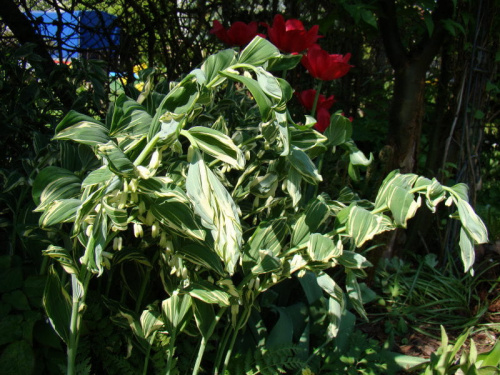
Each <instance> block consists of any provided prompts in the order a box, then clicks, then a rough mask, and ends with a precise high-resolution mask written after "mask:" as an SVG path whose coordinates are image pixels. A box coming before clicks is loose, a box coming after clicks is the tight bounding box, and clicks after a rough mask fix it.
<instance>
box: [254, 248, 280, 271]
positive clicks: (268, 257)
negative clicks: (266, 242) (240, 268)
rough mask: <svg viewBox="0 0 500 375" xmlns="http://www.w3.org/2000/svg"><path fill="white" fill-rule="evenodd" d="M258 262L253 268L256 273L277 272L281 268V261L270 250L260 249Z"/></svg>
mask: <svg viewBox="0 0 500 375" xmlns="http://www.w3.org/2000/svg"><path fill="white" fill-rule="evenodd" d="M259 258H260V259H259V260H258V263H257V264H256V265H255V266H254V267H253V268H252V270H251V271H252V273H253V274H254V275H262V274H265V273H271V272H276V271H278V270H279V269H281V262H280V260H279V258H278V257H276V256H274V255H273V254H272V252H271V251H270V250H259Z"/></svg>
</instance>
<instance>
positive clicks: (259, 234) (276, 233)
mask: <svg viewBox="0 0 500 375" xmlns="http://www.w3.org/2000/svg"><path fill="white" fill-rule="evenodd" d="M288 231H289V228H288V224H287V219H286V218H285V217H281V218H277V219H273V220H269V221H263V222H261V223H259V225H258V226H257V228H255V230H254V232H253V234H252V236H251V237H250V239H249V240H248V241H247V243H246V246H245V252H244V256H243V266H244V267H246V266H247V265H249V266H250V267H253V266H255V265H257V264H258V263H259V262H260V261H261V254H259V250H262V249H266V250H269V251H270V252H271V254H273V255H274V256H276V257H277V256H279V255H280V253H281V250H282V249H283V247H284V246H285V241H286V237H287V235H288Z"/></svg>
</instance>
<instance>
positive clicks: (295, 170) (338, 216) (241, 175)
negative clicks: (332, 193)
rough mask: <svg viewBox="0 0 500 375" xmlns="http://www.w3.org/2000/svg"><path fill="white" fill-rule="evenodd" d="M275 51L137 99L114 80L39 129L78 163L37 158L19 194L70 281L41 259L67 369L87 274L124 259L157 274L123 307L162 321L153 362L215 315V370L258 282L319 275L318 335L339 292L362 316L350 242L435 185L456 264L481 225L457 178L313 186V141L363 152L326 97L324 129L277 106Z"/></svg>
mask: <svg viewBox="0 0 500 375" xmlns="http://www.w3.org/2000/svg"><path fill="white" fill-rule="evenodd" d="M281 60H283V62H284V63H283V65H285V66H287V69H289V68H290V67H289V64H288V63H286V61H288V60H287V57H286V56H284V55H281V54H280V52H279V51H278V49H277V48H276V47H275V46H273V45H272V44H271V43H270V42H268V41H266V40H265V39H262V38H260V37H256V38H255V39H253V40H252V42H250V43H249V45H248V46H247V47H246V48H245V49H244V50H243V51H241V52H240V53H237V52H236V51H234V50H232V49H227V50H223V51H221V52H219V53H216V54H214V55H212V56H210V57H208V58H207V59H206V61H205V62H204V64H203V65H202V66H201V67H200V68H199V69H195V70H193V71H192V72H191V73H189V74H188V75H186V76H185V77H184V78H183V79H182V80H181V81H179V82H177V83H171V84H170V86H169V88H168V90H164V91H161V90H156V91H155V90H154V89H153V88H152V85H151V82H148V83H147V84H146V85H145V89H144V91H143V92H142V93H141V94H140V96H139V97H138V98H137V99H136V100H134V99H132V98H130V97H127V96H125V95H121V96H119V97H118V98H117V99H116V101H115V102H114V103H113V104H112V105H111V106H110V110H109V112H108V114H107V116H106V118H105V119H103V120H98V119H95V118H92V117H89V116H85V115H82V114H80V113H77V112H74V111H72V112H69V113H68V114H67V115H66V116H65V117H64V118H63V119H62V121H61V122H60V123H59V125H58V126H57V128H56V134H55V137H54V140H55V141H58V142H60V143H61V144H66V143H68V142H70V143H76V144H77V145H78V148H77V149H78V153H75V155H79V157H80V159H82V160H81V161H82V162H81V163H80V164H79V165H81V166H82V167H81V168H80V169H79V170H76V171H74V170H68V169H64V168H62V167H60V166H57V165H53V166H50V167H48V168H46V169H43V170H42V171H41V172H40V173H39V175H38V177H37V179H36V181H35V182H34V186H33V198H34V200H35V202H36V203H37V205H38V207H37V211H40V212H41V213H42V215H41V218H40V226H41V227H44V228H47V229H50V230H53V231H56V232H59V233H63V234H64V233H65V234H66V237H65V241H63V242H61V243H54V244H53V245H52V246H50V247H49V248H48V249H47V250H46V251H45V255H46V256H49V257H51V258H53V259H54V260H56V261H57V262H58V263H59V264H60V266H62V268H63V270H64V271H65V272H66V273H67V274H69V276H70V279H71V288H68V286H67V285H66V284H65V283H64V282H63V281H62V278H61V276H60V274H61V272H58V271H57V270H56V268H55V267H53V269H52V271H51V273H50V275H49V279H48V283H47V285H46V289H45V295H44V304H45V309H46V312H47V315H48V317H49V319H50V321H51V323H52V325H53V327H54V329H55V330H56V332H57V333H58V334H59V335H60V337H61V338H62V339H63V340H64V342H65V343H66V345H67V347H68V373H69V374H73V373H74V371H75V358H76V353H77V348H78V340H79V334H80V328H81V322H82V316H83V314H84V313H85V299H86V297H87V292H88V287H89V282H90V281H91V279H93V278H99V277H103V274H105V273H108V272H113V270H114V269H116V268H118V267H120V265H121V264H123V263H124V262H127V261H133V262H136V263H137V264H138V265H139V266H140V267H142V268H141V269H143V270H144V271H143V273H142V275H143V277H144V279H145V280H149V279H154V280H161V284H162V285H161V288H163V297H162V301H161V303H159V306H160V308H159V311H158V310H157V311H151V310H148V309H147V308H146V304H145V302H144V301H143V297H144V292H145V289H146V288H145V285H149V284H147V281H144V283H143V284H142V285H143V287H142V288H141V290H140V292H139V293H138V295H137V296H136V312H137V313H138V312H140V311H143V310H144V311H143V313H142V315H141V317H140V319H139V318H137V319H135V320H134V319H133V318H132V317H131V316H132V315H131V313H127V314H125V313H122V316H127V317H128V318H127V319H128V320H129V323H130V326H131V327H132V328H133V331H134V333H135V334H136V335H137V336H138V337H140V338H141V340H140V342H142V344H141V345H142V347H143V348H146V349H147V350H148V351H149V350H151V345H152V344H153V342H154V336H155V334H156V333H157V332H161V333H162V334H166V335H168V337H169V348H168V351H167V353H168V354H167V362H166V363H167V365H166V366H167V369H166V373H173V371H174V370H175V364H176V358H177V357H178V356H182V353H178V355H177V354H176V351H175V349H176V343H177V340H179V339H181V337H182V334H183V331H184V330H186V329H188V330H189V332H191V333H192V332H193V331H195V330H197V331H198V332H199V352H198V355H197V356H196V359H195V360H194V363H193V364H192V369H193V373H197V372H198V371H199V370H200V368H202V367H203V366H204V365H203V363H204V362H203V354H204V352H205V350H206V348H207V344H208V343H209V341H210V339H211V338H212V336H213V334H214V331H215V330H216V329H217V328H218V327H220V325H223V326H224V327H229V329H224V330H221V331H220V333H219V334H218V339H219V340H220V345H218V348H217V354H216V356H215V359H214V360H213V369H212V370H213V372H214V373H224V369H225V368H226V367H227V364H228V363H229V360H230V358H231V355H232V352H233V348H234V344H235V342H236V339H237V337H238V335H239V334H240V333H241V332H242V331H243V330H244V329H245V327H246V325H247V323H248V320H249V317H250V315H251V313H252V311H253V310H258V309H259V303H260V302H259V298H258V297H259V296H260V295H261V294H262V293H264V292H265V291H266V290H269V289H270V288H272V287H274V286H276V285H277V284H279V283H281V282H282V281H284V280H286V279H289V278H290V277H291V276H292V275H299V277H302V276H304V275H307V277H308V278H312V280H313V281H314V282H315V283H316V284H317V285H319V286H320V287H321V288H322V290H323V291H324V293H325V296H326V298H327V299H328V300H329V309H330V313H329V314H328V315H329V319H330V325H329V330H328V333H327V336H328V337H327V338H326V339H327V340H328V339H331V338H334V337H335V336H336V335H337V334H338V328H339V324H340V320H341V319H342V316H343V315H342V312H343V309H344V307H345V304H346V298H347V299H349V300H350V302H351V304H352V306H353V307H354V308H355V309H356V311H357V312H358V313H359V314H361V316H365V313H364V310H363V304H362V303H363V302H362V299H361V295H362V293H361V290H360V286H359V284H358V281H357V280H358V278H359V277H362V276H363V275H364V271H363V269H364V268H366V267H368V266H370V263H369V262H368V261H367V260H366V259H365V258H364V257H363V256H362V255H361V254H360V253H359V252H357V251H356V249H357V248H359V247H361V246H363V245H364V244H365V243H366V242H367V241H369V240H371V239H372V238H373V237H374V236H376V235H378V234H380V233H383V232H386V231H390V230H393V229H395V228H396V227H405V226H406V223H407V221H408V220H409V219H410V218H411V217H413V216H414V214H415V212H416V210H417V209H418V207H419V206H421V204H422V202H425V204H426V205H427V206H428V207H429V208H430V209H431V210H435V208H436V207H437V206H438V204H439V203H440V202H443V201H445V202H446V204H447V205H451V204H454V205H455V206H456V207H457V213H456V215H455V216H456V218H458V219H459V220H460V221H461V223H462V229H461V236H460V246H461V251H462V252H461V257H462V260H463V263H464V266H465V270H466V271H468V270H471V266H472V263H473V259H474V251H473V245H474V244H476V243H481V242H485V241H486V240H487V234H486V230H485V227H484V225H483V223H482V222H481V220H480V219H479V217H478V216H477V215H476V214H475V213H474V211H473V210H472V208H471V206H470V205H469V203H468V201H467V188H466V186H465V185H463V184H459V185H456V186H453V187H446V186H442V185H441V184H439V182H437V181H436V180H430V179H427V178H423V177H419V176H417V175H413V174H400V173H399V172H398V171H394V172H392V173H391V174H390V175H389V176H387V178H386V179H385V181H384V182H383V184H382V186H381V187H380V190H379V192H378V196H377V198H376V200H375V202H369V201H366V200H360V199H359V198H357V197H356V195H355V194H353V193H352V192H351V191H350V190H349V189H348V188H347V187H346V188H344V189H342V190H341V191H339V192H338V196H336V197H329V196H327V195H326V194H324V193H321V192H319V193H318V183H319V182H320V181H322V176H321V173H320V170H319V167H318V166H319V165H321V163H317V160H318V159H319V158H320V157H321V156H322V154H324V153H325V152H335V153H336V154H341V153H344V154H346V155H348V159H349V160H350V166H349V167H350V168H352V169H356V168H359V167H360V166H363V165H367V164H368V163H369V162H370V160H369V159H368V158H366V156H365V155H364V154H363V153H362V152H361V151H360V150H359V149H358V148H357V147H356V145H355V144H354V142H353V141H352V139H351V133H352V125H351V122H350V121H349V120H348V119H347V118H345V117H343V116H342V115H341V114H340V113H337V114H335V115H333V116H332V118H331V125H330V126H329V127H328V129H327V130H326V131H325V133H324V134H321V133H319V132H317V131H316V130H314V129H313V126H314V123H315V120H314V118H312V117H310V116H308V117H306V119H305V120H304V121H303V122H298V121H295V120H294V119H293V118H291V115H290V113H289V112H288V110H287V103H288V102H289V100H290V99H291V98H292V94H293V90H292V88H291V87H290V85H289V84H288V83H287V82H286V81H285V80H283V79H281V78H277V77H276V76H274V75H273V74H271V73H270V72H269V70H268V68H270V66H271V65H273V66H274V67H276V66H279V64H281V63H282V62H281ZM295 61H296V63H297V62H298V60H297V59H295ZM315 161H316V162H315ZM323 167H324V168H326V167H327V166H323ZM455 216H454V217H455ZM334 267H343V269H345V275H346V277H345V283H346V284H345V289H346V291H345V292H344V291H343V289H342V288H341V286H340V285H339V283H338V282H337V281H335V280H334V278H332V277H331V276H330V275H329V274H328V273H327V272H326V271H327V270H330V269H332V268H334ZM152 273H156V274H158V275H157V276H159V277H157V278H153V277H151V274H152ZM122 274H123V269H122ZM122 276H123V275H122ZM124 277H125V278H126V275H125V276H124ZM144 368H145V371H146V369H147V363H146V364H145V366H144ZM205 370H208V369H207V368H205ZM221 370H222V372H219V371H221Z"/></svg>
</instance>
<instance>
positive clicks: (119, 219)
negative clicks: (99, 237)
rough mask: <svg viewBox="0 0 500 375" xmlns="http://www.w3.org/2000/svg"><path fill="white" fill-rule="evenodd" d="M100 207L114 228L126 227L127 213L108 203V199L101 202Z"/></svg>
mask: <svg viewBox="0 0 500 375" xmlns="http://www.w3.org/2000/svg"><path fill="white" fill-rule="evenodd" d="M101 203H102V207H103V208H104V211H105V212H106V215H108V217H109V219H110V220H111V222H112V223H113V225H115V226H116V227H126V226H127V224H128V212H127V210H125V209H123V208H117V207H114V206H113V205H111V204H109V203H108V199H103V200H102V201H101Z"/></svg>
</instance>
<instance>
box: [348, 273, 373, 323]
mask: <svg viewBox="0 0 500 375" xmlns="http://www.w3.org/2000/svg"><path fill="white" fill-rule="evenodd" d="M346 273H347V277H346V285H345V288H346V291H347V295H348V297H349V300H350V301H351V304H352V306H353V307H354V309H355V310H356V311H357V313H358V314H359V315H360V316H361V318H363V319H364V320H365V321H368V317H367V315H366V311H365V308H364V307H363V299H362V298H361V289H360V288H359V284H358V280H357V279H356V275H355V274H354V272H352V271H350V270H347V272H346Z"/></svg>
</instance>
